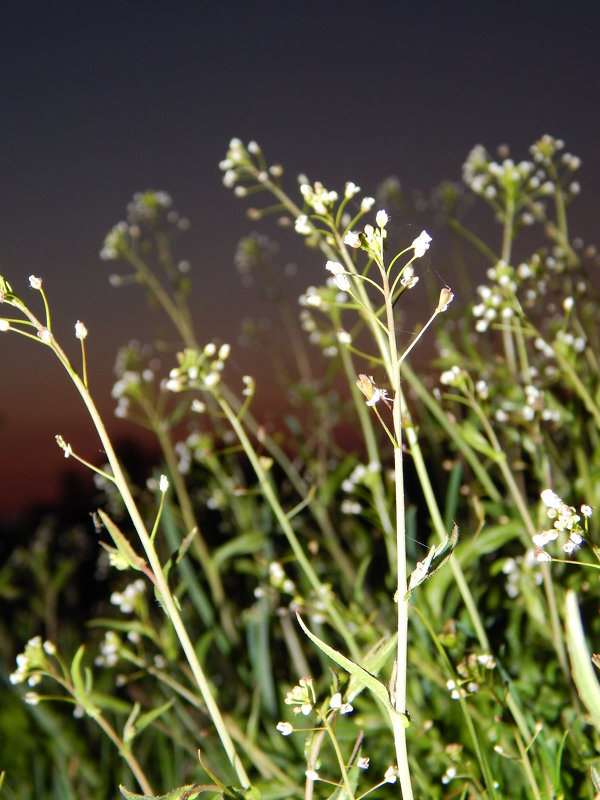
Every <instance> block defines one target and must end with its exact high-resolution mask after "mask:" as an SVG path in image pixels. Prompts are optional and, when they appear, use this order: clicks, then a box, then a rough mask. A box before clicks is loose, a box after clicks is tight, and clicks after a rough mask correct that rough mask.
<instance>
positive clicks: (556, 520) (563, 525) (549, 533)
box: [533, 489, 593, 561]
mask: <svg viewBox="0 0 600 800" xmlns="http://www.w3.org/2000/svg"><path fill="white" fill-rule="evenodd" d="M540 497H541V500H542V503H543V504H544V505H545V506H546V509H547V511H546V516H547V517H548V518H549V519H551V520H553V524H552V527H551V528H549V529H547V530H544V531H542V532H541V533H538V534H536V535H535V536H534V537H533V543H534V544H535V545H536V546H537V549H536V550H535V552H534V557H535V559H536V560H537V561H551V560H552V557H551V556H550V555H549V554H548V553H547V552H546V551H545V550H544V547H546V545H548V544H549V543H550V542H553V541H555V540H556V539H558V537H559V534H563V535H568V538H567V541H566V542H565V543H564V544H563V546H562V549H563V552H564V553H565V554H566V555H567V556H569V557H570V556H572V555H573V554H574V553H576V552H577V550H579V548H580V547H581V546H582V544H583V542H584V540H585V537H586V535H587V531H588V519H589V518H590V517H591V516H592V513H593V511H592V508H591V507H590V506H588V505H585V504H584V505H582V506H581V508H580V512H581V516H583V519H584V522H583V525H582V524H581V516H580V515H579V514H578V513H577V511H576V510H575V508H574V506H568V505H567V504H566V503H565V502H564V501H563V500H561V498H560V497H559V496H558V495H557V494H556V493H555V492H553V491H552V489H544V491H543V492H542V493H541V495H540Z"/></svg>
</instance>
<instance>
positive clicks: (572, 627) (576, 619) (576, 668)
mask: <svg viewBox="0 0 600 800" xmlns="http://www.w3.org/2000/svg"><path fill="white" fill-rule="evenodd" d="M565 627H566V633H567V646H568V648H569V658H570V660H571V672H572V675H573V681H574V683H575V686H576V687H577V693H578V694H579V697H580V698H581V701H582V703H583V704H584V705H585V707H586V708H587V710H588V712H589V713H590V716H591V718H592V721H593V723H594V725H595V726H596V729H597V730H600V684H599V683H598V679H597V678H596V675H595V674H594V668H593V667H592V659H591V656H590V652H589V650H588V646H587V643H586V641H585V634H584V631H583V625H582V624H581V615H580V613H579V606H578V604H577V596H576V594H575V592H574V591H573V590H572V589H570V590H569V591H568V592H567V594H566V597H565Z"/></svg>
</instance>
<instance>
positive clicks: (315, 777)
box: [304, 769, 319, 781]
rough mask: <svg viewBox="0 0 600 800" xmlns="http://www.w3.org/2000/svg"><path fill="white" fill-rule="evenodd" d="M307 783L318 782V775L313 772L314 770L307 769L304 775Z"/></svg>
mask: <svg viewBox="0 0 600 800" xmlns="http://www.w3.org/2000/svg"><path fill="white" fill-rule="evenodd" d="M304 774H305V775H306V777H307V778H308V780H309V781H318V780H319V773H318V772H315V770H314V769H307V770H306V772H305V773H304Z"/></svg>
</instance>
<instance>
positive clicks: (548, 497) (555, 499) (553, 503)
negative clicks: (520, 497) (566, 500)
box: [540, 489, 563, 508]
mask: <svg viewBox="0 0 600 800" xmlns="http://www.w3.org/2000/svg"><path fill="white" fill-rule="evenodd" d="M540 497H541V499H542V503H543V504H544V505H545V506H547V507H548V508H560V507H561V506H562V505H563V501H562V500H561V499H560V497H559V496H558V495H557V494H556V493H555V492H553V491H552V489H544V491H543V492H542V493H541V494H540Z"/></svg>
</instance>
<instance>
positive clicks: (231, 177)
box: [219, 137, 283, 197]
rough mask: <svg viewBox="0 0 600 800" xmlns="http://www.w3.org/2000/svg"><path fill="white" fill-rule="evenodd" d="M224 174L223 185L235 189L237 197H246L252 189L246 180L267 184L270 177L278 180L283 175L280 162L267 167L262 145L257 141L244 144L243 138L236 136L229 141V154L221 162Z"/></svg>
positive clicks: (220, 165)
mask: <svg viewBox="0 0 600 800" xmlns="http://www.w3.org/2000/svg"><path fill="white" fill-rule="evenodd" d="M219 169H220V170H221V171H222V172H223V173H224V174H223V185H224V186H226V187H227V188H228V189H234V192H235V194H236V196H237V197H245V196H246V195H247V194H248V193H249V192H250V191H252V189H250V188H249V187H248V186H246V185H244V183H245V182H257V183H258V184H259V185H260V184H265V183H267V181H269V180H270V179H273V180H274V181H276V182H278V181H279V179H280V178H281V176H282V175H283V168H282V167H281V165H280V164H273V165H272V166H270V167H268V168H267V165H266V162H265V158H264V156H263V153H262V150H261V149H260V146H259V145H258V143H257V142H255V141H250V142H248V145H247V146H246V145H244V143H243V142H242V140H241V139H238V138H237V137H234V138H233V139H231V141H230V142H229V148H228V150H227V155H226V156H225V158H224V159H223V161H221V162H220V164H219Z"/></svg>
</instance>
